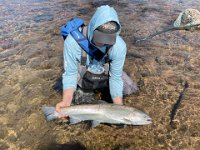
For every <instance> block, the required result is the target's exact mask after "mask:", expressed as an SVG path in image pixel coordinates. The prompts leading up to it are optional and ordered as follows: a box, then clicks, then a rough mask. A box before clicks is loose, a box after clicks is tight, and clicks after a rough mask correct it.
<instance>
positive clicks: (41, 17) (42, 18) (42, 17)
mask: <svg viewBox="0 0 200 150" xmlns="http://www.w3.org/2000/svg"><path fill="white" fill-rule="evenodd" d="M53 19H54V16H53V15H38V16H35V17H34V18H33V20H34V21H35V22H43V21H52V20H53Z"/></svg>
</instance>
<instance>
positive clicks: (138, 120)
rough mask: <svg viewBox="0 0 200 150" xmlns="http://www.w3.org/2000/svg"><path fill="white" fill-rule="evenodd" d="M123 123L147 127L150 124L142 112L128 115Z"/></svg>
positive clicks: (149, 119)
mask: <svg viewBox="0 0 200 150" xmlns="http://www.w3.org/2000/svg"><path fill="white" fill-rule="evenodd" d="M124 121H125V122H126V123H127V124H132V125H147V124H150V123H152V119H151V117H149V116H148V115H147V114H145V113H143V112H137V113H130V114H129V115H128V116H126V118H125V119H124Z"/></svg>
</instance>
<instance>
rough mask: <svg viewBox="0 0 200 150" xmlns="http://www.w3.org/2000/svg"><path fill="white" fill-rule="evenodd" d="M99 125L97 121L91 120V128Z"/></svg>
mask: <svg viewBox="0 0 200 150" xmlns="http://www.w3.org/2000/svg"><path fill="white" fill-rule="evenodd" d="M99 124H100V122H99V121H96V120H93V121H92V128H94V127H96V126H98V125H99Z"/></svg>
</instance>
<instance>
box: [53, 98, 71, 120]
mask: <svg viewBox="0 0 200 150" xmlns="http://www.w3.org/2000/svg"><path fill="white" fill-rule="evenodd" d="M68 106H69V105H68V104H67V102H65V101H61V102H59V103H57V104H56V111H57V112H58V113H60V112H61V108H64V107H68ZM60 114H61V113H60ZM61 117H67V115H62V114H61Z"/></svg>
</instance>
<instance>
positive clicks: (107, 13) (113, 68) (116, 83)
mask: <svg viewBox="0 0 200 150" xmlns="http://www.w3.org/2000/svg"><path fill="white" fill-rule="evenodd" d="M109 21H115V22H117V23H118V24H119V25H120V23H119V19H118V16H117V13H116V11H115V10H114V9H113V8H112V7H109V6H108V5H106V6H101V7H99V8H97V10H96V12H95V14H94V15H93V17H92V18H91V20H90V22H89V25H88V33H87V38H88V40H89V41H92V37H93V32H94V30H95V29H96V28H97V27H99V26H100V25H102V24H105V23H107V22H109ZM120 31H121V25H120V30H119V32H118V33H117V37H116V43H115V44H114V45H113V47H112V50H111V51H110V52H109V59H110V60H111V63H110V70H109V75H110V77H109V89H110V94H111V97H112V99H114V98H116V97H122V91H123V81H122V71H123V66H124V61H125V56H126V51H127V48H126V44H125V42H124V40H123V39H122V38H121V37H120V36H119V34H120ZM100 50H101V51H104V50H105V49H100ZM82 51H83V50H82V49H81V47H80V46H79V45H78V43H77V42H76V41H75V40H74V38H73V37H72V36H71V35H68V36H67V38H66V39H65V42H64V52H63V55H64V70H65V72H64V73H63V90H66V89H71V88H74V89H76V87H77V75H78V66H79V63H80V62H81V54H82ZM89 61H90V60H89V56H88V57H87V61H86V65H87V64H89ZM90 63H91V62H90Z"/></svg>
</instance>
